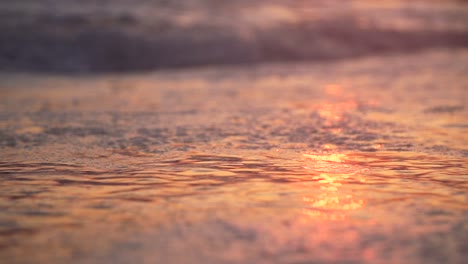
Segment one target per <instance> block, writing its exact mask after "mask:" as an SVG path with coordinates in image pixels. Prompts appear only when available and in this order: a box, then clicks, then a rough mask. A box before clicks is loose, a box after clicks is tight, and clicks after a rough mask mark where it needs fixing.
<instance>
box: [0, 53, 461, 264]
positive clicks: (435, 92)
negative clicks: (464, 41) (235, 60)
mask: <svg viewBox="0 0 468 264" xmlns="http://www.w3.org/2000/svg"><path fill="white" fill-rule="evenodd" d="M467 61H468V53H467V52H466V51H453V52H448V51H432V52H426V53H421V54H415V55H411V56H409V55H406V56H396V57H376V58H367V59H360V60H350V61H346V62H340V63H327V64H321V65H318V64H288V65H284V64H283V65H264V66H261V67H250V68H245V67H244V68H228V67H226V68H218V69H213V68H206V69H199V70H190V71H180V72H170V71H168V72H162V73H152V74H144V75H121V76H117V75H107V76H100V77H84V76H77V77H57V76H34V75H2V79H3V82H2V89H0V95H1V97H0V98H2V99H1V100H0V111H1V115H0V117H1V120H0V125H1V126H0V128H1V130H0V140H1V141H0V146H1V152H0V153H1V154H0V155H1V162H0V177H1V181H0V209H1V210H0V257H1V259H2V260H4V261H5V263H33V262H34V263H35V262H40V263H330V262H331V263H343V262H345V263H462V262H463V261H464V259H466V257H468V256H467V252H468V248H467V245H468V241H467V237H468V225H467V224H468V222H467V220H468V204H467V190H468V185H467V180H468V165H467V161H468V159H467V155H468V149H467V139H468V138H467V135H468V126H467V124H468V115H467V113H468V112H467V111H468V109H467V108H466V102H467V97H468V94H467V89H468V87H467V84H468V82H467V77H466V72H467V69H468V64H467V63H466V62H467ZM389 65H391V66H392V67H389Z"/></svg>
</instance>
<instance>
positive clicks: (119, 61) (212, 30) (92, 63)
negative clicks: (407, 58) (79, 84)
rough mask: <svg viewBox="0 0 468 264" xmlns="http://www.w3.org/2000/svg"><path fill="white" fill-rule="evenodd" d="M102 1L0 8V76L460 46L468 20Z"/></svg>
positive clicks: (384, 12)
mask: <svg viewBox="0 0 468 264" xmlns="http://www.w3.org/2000/svg"><path fill="white" fill-rule="evenodd" d="M49 2H53V3H54V1H53V0H49ZM109 2H110V3H112V4H113V5H114V6H113V9H111V8H109V7H110V6H99V5H96V2H95V1H85V2H84V3H88V5H86V4H85V5H84V6H80V8H77V7H76V6H75V8H73V6H72V5H71V4H70V3H71V2H67V1H65V4H62V5H63V6H62V7H57V8H56V9H54V10H48V9H45V8H43V7H42V8H39V6H34V5H32V4H31V5H23V6H21V5H20V6H12V5H3V6H0V17H1V18H0V31H1V32H2V34H0V70H2V71H37V72H91V73H92V72H124V71H141V70H153V69H161V68H178V67H193V66H201V65H219V64H251V63H260V62H280V61H304V60H329V59H342V58H349V57H354V56H362V55H373V54H377V55H380V54H385V53H389V52H409V51H416V50H421V49H426V48H440V47H445V48H447V47H448V48H452V47H467V46H468V38H467V35H468V34H467V33H468V30H467V29H468V26H466V25H467V24H468V21H467V19H466V18H465V17H468V16H464V14H465V13H467V12H466V8H465V9H454V8H455V7H459V5H455V6H454V7H453V8H448V7H447V8H445V9H444V8H441V7H438V8H435V7H433V6H431V5H423V6H412V7H408V6H397V7H393V9H390V11H391V12H389V11H388V9H389V8H387V9H382V8H376V7H372V6H364V7H365V8H363V7H361V8H349V6H347V5H346V3H348V4H349V3H351V2H352V1H332V2H333V3H335V5H332V6H331V7H330V6H326V7H323V5H325V4H324V3H322V5H319V4H317V3H318V2H315V4H314V5H312V4H311V3H310V2H306V4H302V5H298V4H297V3H298V2H292V1H291V2H287V1H285V2H277V1H271V2H272V3H274V4H272V3H271V2H268V4H267V3H266V2H265V1H259V3H257V4H255V5H253V4H248V3H247V2H245V1H241V0H238V1H233V2H232V3H229V4H228V3H225V4H219V3H218V4H216V2H212V1H209V0H204V1H203V0H198V1H187V2H178V1H175V3H174V2H172V3H169V2H168V1H161V0H160V1H155V2H152V4H148V3H146V2H145V1H143V3H145V4H144V5H143V4H141V5H138V4H136V5H134V6H131V7H129V6H128V5H124V4H125V3H127V4H128V2H126V1H109ZM354 2H357V1H354ZM354 2H352V3H354ZM66 3H68V4H66ZM89 3H93V4H94V5H90V4H89ZM136 3H139V2H138V1H136ZM183 3H184V4H183ZM293 3H295V4H294V5H293ZM301 3H302V2H301ZM328 4H329V3H328ZM354 6H356V5H354ZM118 7H120V8H118ZM456 10H461V11H456ZM379 16H382V17H384V18H385V19H381V18H379ZM389 21H390V22H391V23H389ZM431 21H432V22H431ZM434 21H435V22H434ZM441 21H442V22H441ZM428 23H429V24H428ZM431 23H432V24H431ZM401 25H403V26H401ZM455 26H458V27H455Z"/></svg>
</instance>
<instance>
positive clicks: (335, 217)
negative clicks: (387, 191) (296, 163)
mask: <svg viewBox="0 0 468 264" xmlns="http://www.w3.org/2000/svg"><path fill="white" fill-rule="evenodd" d="M302 156H303V160H304V161H305V162H306V163H307V166H305V168H306V169H310V170H313V171H314V172H320V174H319V175H316V176H313V178H312V179H314V180H317V183H318V184H319V187H320V188H319V189H320V191H321V193H319V194H318V195H304V196H303V197H302V201H303V202H304V203H305V204H306V207H305V208H303V210H302V214H303V215H306V216H308V217H312V218H318V219H322V220H329V221H344V220H346V218H347V214H348V213H347V212H349V211H354V210H358V209H360V208H362V207H363V206H364V204H365V201H364V200H363V199H356V198H354V197H353V195H352V194H348V193H343V192H342V191H341V190H340V188H342V186H343V182H344V181H345V180H346V179H348V178H350V177H352V176H354V175H355V174H357V173H359V172H362V171H364V170H365V169H362V168H356V167H353V166H351V165H349V164H346V163H347V161H348V160H349V157H348V156H347V155H346V154H343V153H305V154H302ZM359 182H361V183H363V182H365V180H360V181H359Z"/></svg>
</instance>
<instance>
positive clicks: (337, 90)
mask: <svg viewBox="0 0 468 264" xmlns="http://www.w3.org/2000/svg"><path fill="white" fill-rule="evenodd" d="M325 91H326V92H327V94H329V95H339V94H341V92H342V91H343V88H342V87H341V86H340V85H338V84H329V85H327V86H325Z"/></svg>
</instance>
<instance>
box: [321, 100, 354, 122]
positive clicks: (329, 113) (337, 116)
mask: <svg viewBox="0 0 468 264" xmlns="http://www.w3.org/2000/svg"><path fill="white" fill-rule="evenodd" d="M356 107H357V103H356V102H355V101H354V100H350V101H345V102H341V103H334V104H331V103H326V104H322V105H321V106H320V107H319V109H318V114H319V115H320V117H322V118H323V119H325V120H327V121H328V122H337V121H340V120H342V119H343V113H345V112H347V111H350V110H353V109H356Z"/></svg>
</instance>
